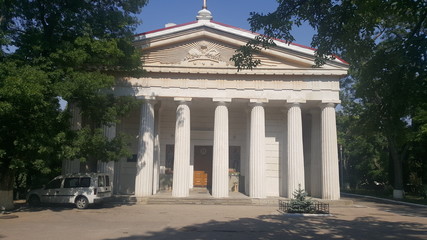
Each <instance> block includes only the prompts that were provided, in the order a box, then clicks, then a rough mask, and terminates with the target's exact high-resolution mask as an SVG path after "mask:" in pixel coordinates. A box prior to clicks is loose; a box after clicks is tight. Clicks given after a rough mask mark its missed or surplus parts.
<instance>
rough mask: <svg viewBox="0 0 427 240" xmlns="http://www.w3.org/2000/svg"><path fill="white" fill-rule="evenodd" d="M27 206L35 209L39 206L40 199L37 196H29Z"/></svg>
mask: <svg viewBox="0 0 427 240" xmlns="http://www.w3.org/2000/svg"><path fill="white" fill-rule="evenodd" d="M28 204H29V205H30V206H31V207H37V206H39V205H40V198H39V197H38V196H37V195H31V196H30V198H28Z"/></svg>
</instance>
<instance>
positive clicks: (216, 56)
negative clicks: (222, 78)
mask: <svg viewBox="0 0 427 240" xmlns="http://www.w3.org/2000/svg"><path fill="white" fill-rule="evenodd" d="M181 64H184V65H187V64H190V65H193V66H194V65H196V66H199V65H201V66H217V65H221V66H226V65H228V64H227V63H226V62H225V61H224V60H223V59H222V55H221V53H220V51H219V50H218V49H217V48H215V46H213V45H212V44H208V43H207V42H199V44H195V45H194V46H193V47H192V48H191V49H190V50H189V51H188V52H187V55H186V56H185V58H184V59H183V61H182V62H181Z"/></svg>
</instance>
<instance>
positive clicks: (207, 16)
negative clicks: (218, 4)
mask: <svg viewBox="0 0 427 240" xmlns="http://www.w3.org/2000/svg"><path fill="white" fill-rule="evenodd" d="M206 2H207V0H203V7H202V10H200V11H199V12H198V15H197V17H196V19H197V20H212V13H211V12H210V11H209V10H208V7H207V6H206V5H207V4H206Z"/></svg>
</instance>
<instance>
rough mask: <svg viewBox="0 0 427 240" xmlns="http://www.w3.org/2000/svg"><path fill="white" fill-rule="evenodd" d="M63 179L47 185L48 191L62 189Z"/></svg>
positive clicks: (54, 180)
mask: <svg viewBox="0 0 427 240" xmlns="http://www.w3.org/2000/svg"><path fill="white" fill-rule="evenodd" d="M61 182H62V178H59V179H53V180H52V181H50V182H49V183H48V184H47V185H46V189H53V188H60V187H61Z"/></svg>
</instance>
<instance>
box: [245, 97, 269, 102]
mask: <svg viewBox="0 0 427 240" xmlns="http://www.w3.org/2000/svg"><path fill="white" fill-rule="evenodd" d="M249 103H268V99H267V98H251V99H249Z"/></svg>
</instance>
